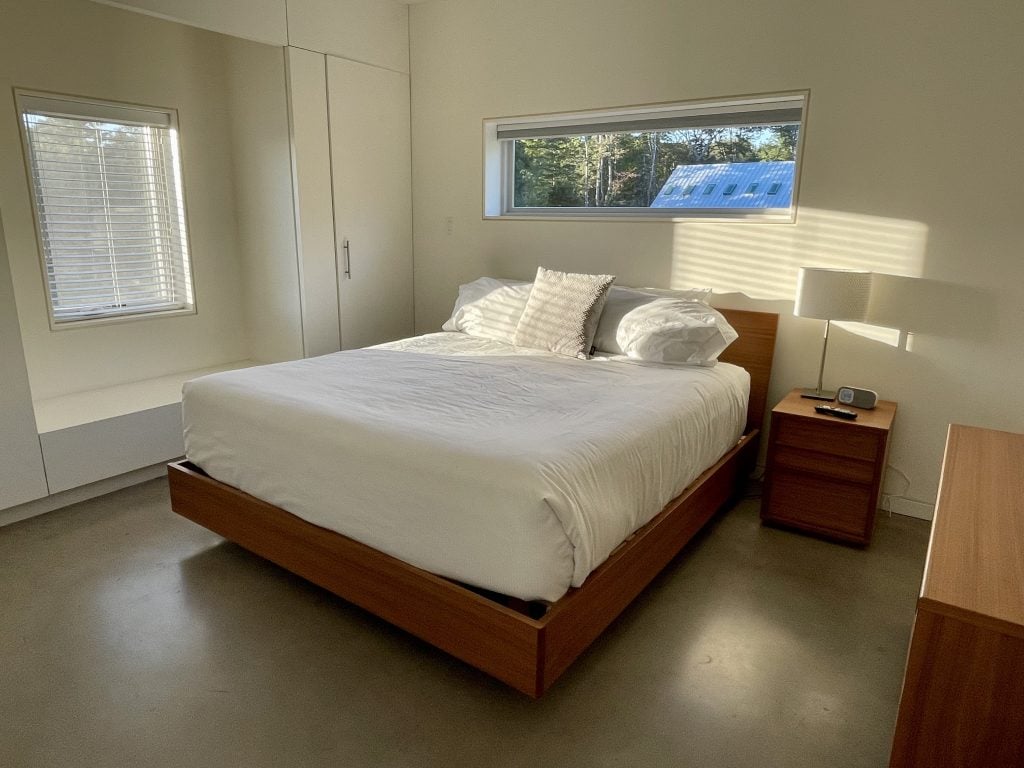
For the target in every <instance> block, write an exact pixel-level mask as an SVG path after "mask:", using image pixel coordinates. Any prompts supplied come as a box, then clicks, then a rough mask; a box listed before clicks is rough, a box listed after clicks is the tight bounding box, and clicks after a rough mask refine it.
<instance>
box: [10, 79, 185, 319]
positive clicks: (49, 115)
mask: <svg viewBox="0 0 1024 768" xmlns="http://www.w3.org/2000/svg"><path fill="white" fill-rule="evenodd" d="M18 104H19V108H20V111H21V116H22V123H23V126H24V131H25V139H26V146H27V152H28V159H29V169H30V175H31V183H32V192H33V204H34V206H35V212H36V220H37V223H38V226H39V238H40V244H41V246H42V253H43V262H44V269H45V272H46V282H47V286H48V289H49V299H50V310H51V317H52V320H53V322H54V324H55V325H56V324H61V323H67V322H72V321H80V320H91V319H99V318H105V317H117V316H122V315H133V314H141V313H149V312H167V311H175V310H192V309H193V306H194V305H193V298H192V280H191V274H190V266H189V254H188V238H187V236H186V224H185V206H184V202H183V199H182V191H181V186H182V185H181V168H180V161H179V155H178V136H177V127H176V120H175V115H174V114H173V113H171V112H163V111H155V110H152V109H144V108H134V107H128V106H122V105H114V104H103V103H99V102H90V101H82V100H70V99H64V98H57V97H49V96H39V95H30V94H19V95H18Z"/></svg>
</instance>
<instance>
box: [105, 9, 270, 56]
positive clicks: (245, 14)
mask: <svg viewBox="0 0 1024 768" xmlns="http://www.w3.org/2000/svg"><path fill="white" fill-rule="evenodd" d="M94 2H98V3H103V4H104V5H113V6H116V7H118V8H126V9H128V10H131V11H139V12H141V13H145V14H148V15H150V16H156V17H158V18H161V19H169V20H170V21H178V22H181V23H182V24H189V25H191V26H194V27H200V28H202V29H209V30H210V31H212V32H223V33H224V34H226V35H234V36H235V37H243V38H246V39H248V40H257V41H259V42H261V43H270V44H272V45H287V44H288V27H287V20H286V18H285V8H284V5H285V4H284V0H94Z"/></svg>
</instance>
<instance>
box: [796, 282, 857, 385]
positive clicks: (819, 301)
mask: <svg viewBox="0 0 1024 768" xmlns="http://www.w3.org/2000/svg"><path fill="white" fill-rule="evenodd" d="M870 295H871V273H870V272H861V271H858V270H853V269H825V268H824V267H801V268H800V274H799V277H798V278H797V284H796V303H795V304H794V305H793V314H794V315H796V316H797V317H812V318H815V319H818V320H824V321H825V341H824V343H823V344H822V345H821V366H820V367H819V368H818V386H817V387H816V388H815V389H804V390H802V391H801V393H800V395H801V397H809V398H812V399H814V400H834V399H835V396H836V393H835V392H834V391H828V390H824V389H822V386H821V384H822V378H823V377H824V375H825V355H826V354H827V353H828V330H829V326H830V325H831V323H832V321H833V320H856V321H863V320H864V319H865V317H866V315H867V309H868V299H869V297H870Z"/></svg>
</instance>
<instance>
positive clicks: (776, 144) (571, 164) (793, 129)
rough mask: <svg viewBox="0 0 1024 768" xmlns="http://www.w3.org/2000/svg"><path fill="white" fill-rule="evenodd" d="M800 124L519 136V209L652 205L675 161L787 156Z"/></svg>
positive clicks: (793, 147) (697, 162) (516, 188)
mask: <svg viewBox="0 0 1024 768" xmlns="http://www.w3.org/2000/svg"><path fill="white" fill-rule="evenodd" d="M798 130H799V127H798V126H796V125H783V126H773V127H769V128H700V129H691V130H679V131H650V132H645V133H608V134H591V135H587V136H560V137H556V138H550V139H521V140H518V141H516V142H515V185H514V198H515V206H516V207H517V208H527V207H530V208H532V207H537V208H567V207H579V208H591V207H640V208H646V207H648V206H650V204H651V202H653V200H654V198H655V197H657V196H658V192H659V191H660V190H661V188H662V187H663V186H664V185H665V181H666V180H667V179H668V177H669V175H671V173H672V171H673V170H675V168H676V166H678V165H703V164H711V163H739V162H759V161H768V160H792V159H794V158H795V156H796V142H797V136H798Z"/></svg>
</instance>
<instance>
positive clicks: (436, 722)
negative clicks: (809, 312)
mask: <svg viewBox="0 0 1024 768" xmlns="http://www.w3.org/2000/svg"><path fill="white" fill-rule="evenodd" d="M927 535H928V524H927V523H925V522H922V521H919V520H911V519H909V518H900V517H894V518H883V519H881V520H880V521H879V524H878V528H877V530H876V534H875V541H874V542H873V543H872V545H871V547H870V548H869V549H866V550H858V549H852V548H848V547H844V546H840V545H836V544H831V543H828V542H824V541H819V540H817V539H814V538H810V537H806V536H802V535H799V534H795V533H790V532H785V531H780V530H773V529H768V528H762V527H761V526H760V525H759V522H758V517H757V502H756V500H746V501H743V502H741V503H740V504H739V505H738V506H736V507H735V508H734V509H732V510H731V511H728V512H726V513H724V514H723V515H721V516H720V517H719V518H717V519H716V521H715V522H713V523H712V524H711V525H710V526H709V528H708V529H707V530H706V531H705V532H704V533H703V534H701V535H700V536H698V538H697V539H695V540H694V542H693V543H692V544H691V545H690V546H689V547H688V548H687V549H686V550H685V551H684V553H683V554H682V555H681V556H680V557H678V558H676V560H675V561H674V562H673V563H672V564H671V565H670V566H669V567H668V568H667V569H666V571H665V572H664V573H663V574H662V575H661V576H660V577H659V578H658V579H657V580H656V581H655V582H654V583H653V584H652V585H651V587H650V588H649V589H648V590H647V591H646V592H645V593H644V595H642V596H641V598H640V599H638V600H637V601H636V603H634V604H633V605H632V606H631V607H630V608H629V609H628V610H627V611H626V613H624V614H623V615H622V616H621V617H620V618H619V620H618V621H617V622H616V623H615V624H613V625H612V627H611V628H609V630H608V631H607V632H606V633H605V634H604V635H603V636H602V637H601V638H600V639H599V640H598V641H597V642H596V643H595V644H594V646H593V647H592V648H591V649H590V650H589V651H588V652H587V653H586V654H585V655H584V656H583V657H582V658H581V659H580V660H579V661H578V662H577V663H576V664H575V666H573V667H572V668H571V669H570V670H569V671H568V672H567V673H566V675H565V676H564V677H563V678H562V679H561V680H560V681H559V682H558V683H557V684H556V685H555V687H554V688H553V689H552V690H551V691H550V692H549V693H548V694H547V696H545V698H544V699H542V700H541V701H531V700H529V699H527V698H525V697H524V696H522V695H520V694H518V693H516V692H514V691H512V690H510V689H508V688H505V687H503V686H502V685H500V684H499V683H497V682H495V681H493V680H491V679H490V678H488V677H486V676H485V675H483V674H481V673H479V672H476V671H475V670H473V669H471V668H469V667H467V666H465V665H464V664H462V663H460V662H458V661H455V660H453V659H451V658H449V657H447V656H446V655H444V654H442V653H440V652H439V651H436V650H434V649H432V648H431V647H429V646H427V645H425V644H424V643H421V642H420V641H418V640H416V639H414V638H412V637H410V636H408V635H406V634H404V633H402V632H400V631H398V630H395V629H392V628H391V627H389V626H388V625H386V624H384V623H383V622H381V621H379V620H377V619H376V618H374V617H372V616H369V615H367V614H366V613H364V612H362V611H360V610H359V609H356V608H353V607H351V606H349V605H347V604H345V603H344V602H342V601H341V600H339V599H336V598H334V597H333V596H331V595H330V594H327V593H326V592H324V591H322V590H320V589H318V588H316V587H314V586H312V585H310V584H308V583H306V582H304V581H302V580H301V579H298V578H296V577H294V576H292V575H290V574H288V573H286V572H284V571H282V570H280V569H278V568H276V567H275V566H273V565H271V564H269V563H267V562H265V561H263V560H261V559H259V558H257V557H255V556H253V555H250V554H249V553H247V552H245V551H244V550H242V549H240V548H238V547H237V546H235V545H233V544H229V543H225V542H223V541H222V540H221V539H219V538H218V537H217V536H214V535H213V534H211V533H209V532H207V531H205V530H203V529H202V528H199V527H198V526H196V525H194V524H192V523H190V522H188V521H187V520H184V519H181V518H178V517H177V516H176V515H174V514H173V513H172V512H171V511H170V508H169V502H168V498H167V488H166V484H165V483H164V482H163V481H162V480H156V481H152V482H150V483H146V484H144V485H141V486H136V487H134V488H129V489H126V490H123V491H118V492H117V493H114V494H111V495H109V496H105V497H103V498H100V499H95V500H93V501H89V502H84V503H81V504H78V505H75V506H73V507H69V508H67V509H63V510H59V511H57V512H52V513H50V514H47V515H44V516H42V517H38V518H34V519H32V520H27V521H25V522H22V523H17V524H15V525H11V526H8V527H6V528H0V766H4V767H5V768H22V767H23V766H24V767H25V768H28V767H29V766H46V767H47V768H59V767H63V766H74V767H75V768H80V767H81V768H86V767H92V766H97V767H99V766H146V767H147V768H157V767H158V766H228V767H230V766H240V767H241V766H245V767H247V768H248V767H255V766H348V767H355V768H359V767H361V766H446V767H447V766H481V767H483V766H488V767H489V766H587V768H591V767H595V768H596V767H600V766H708V767H710V768H719V767H722V768H725V767H729V768H732V767H736V768H739V767H741V766H757V767H758V768H769V767H771V766H779V768H800V767H801V766H813V767H814V768H821V767H822V766H830V768H839V767H840V766H865V767H867V766H871V768H878V766H882V765H884V764H885V763H886V757H887V754H888V750H889V739H890V736H891V732H892V725H893V720H894V717H895V712H896V704H897V700H898V697H899V690H900V680H901V677H902V673H903V664H904V658H905V653H906V648H907V642H908V639H909V633H910V627H911V621H912V618H913V611H914V600H915V596H916V592H917V589H918V585H919V583H920V578H921V570H922V567H923V564H924V556H925V548H926V545H927Z"/></svg>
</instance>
